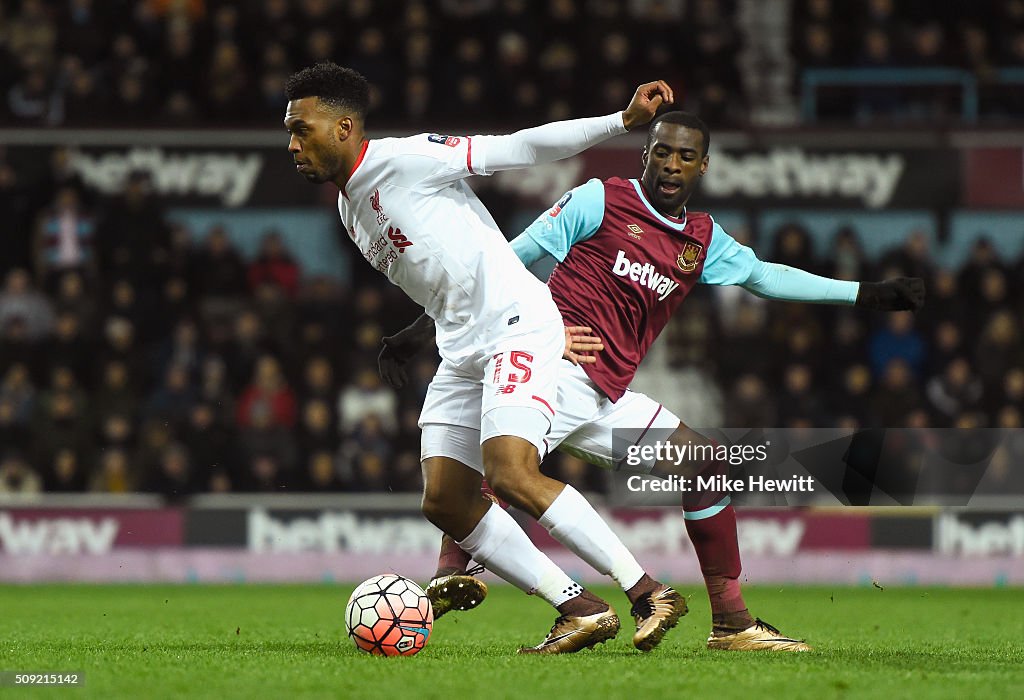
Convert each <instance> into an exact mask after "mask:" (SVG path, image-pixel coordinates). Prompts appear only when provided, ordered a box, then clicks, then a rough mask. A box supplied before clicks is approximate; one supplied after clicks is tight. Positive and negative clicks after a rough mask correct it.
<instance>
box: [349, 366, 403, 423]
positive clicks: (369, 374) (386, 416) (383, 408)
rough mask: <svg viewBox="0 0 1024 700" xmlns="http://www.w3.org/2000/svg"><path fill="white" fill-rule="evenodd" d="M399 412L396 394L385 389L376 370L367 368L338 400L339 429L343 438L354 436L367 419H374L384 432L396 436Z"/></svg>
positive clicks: (359, 373) (362, 370)
mask: <svg viewBox="0 0 1024 700" xmlns="http://www.w3.org/2000/svg"><path fill="white" fill-rule="evenodd" d="M397 408H398V403H397V401H396V400H395V393H394V391H392V390H391V389H389V388H388V387H386V386H384V383H383V382H382V381H381V379H380V376H378V374H377V371H376V370H375V369H373V368H372V367H370V366H365V367H363V368H362V369H361V370H360V371H359V372H358V373H357V374H356V377H355V381H354V383H353V384H352V385H351V386H348V387H346V388H345V389H343V390H342V392H341V394H340V395H339V396H338V417H339V427H340V429H341V432H342V434H343V435H350V434H352V433H353V432H354V431H355V430H356V428H357V426H359V425H360V424H362V423H363V421H364V419H366V418H367V417H369V416H374V417H375V418H376V420H377V422H378V423H379V425H380V427H381V430H382V431H384V432H387V433H394V432H395V430H396V429H397V428H398V416H397Z"/></svg>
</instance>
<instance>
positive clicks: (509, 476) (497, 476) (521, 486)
mask: <svg viewBox="0 0 1024 700" xmlns="http://www.w3.org/2000/svg"><path fill="white" fill-rule="evenodd" d="M534 472H536V469H534V468H533V467H532V465H531V466H530V468H524V466H523V465H522V464H517V463H515V462H497V463H495V464H493V466H492V468H490V469H488V471H487V483H488V484H489V485H490V487H491V490H492V491H494V495H496V496H497V497H498V498H500V499H501V500H503V501H505V502H506V503H509V504H511V505H513V506H515V507H516V508H519V509H520V510H524V505H525V503H526V501H527V500H528V497H529V494H530V493H531V491H532V488H531V484H532V482H533V479H532V475H533V473H534Z"/></svg>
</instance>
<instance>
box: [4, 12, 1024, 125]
mask: <svg viewBox="0 0 1024 700" xmlns="http://www.w3.org/2000/svg"><path fill="white" fill-rule="evenodd" d="M324 60H333V61H337V62H339V63H342V64H345V65H349V66H352V67H354V68H356V69H358V70H360V71H361V72H363V73H364V74H365V75H366V76H367V77H368V78H369V79H370V81H371V82H372V83H373V84H374V91H373V95H372V100H373V106H372V119H373V122H374V125H375V126H376V127H395V128H408V127H415V128H417V129H419V130H422V124H423V122H430V123H433V124H435V125H437V126H442V125H443V126H448V127H458V126H468V125H473V126H474V127H475V128H480V127H486V126H491V125H496V126H501V125H503V124H516V125H520V124H523V123H524V122H529V121H539V120H553V119H560V118H567V117H570V116H579V115H581V114H595V113H606V112H611V111H614V110H617V109H621V108H622V106H623V105H625V104H626V103H627V102H628V100H629V97H630V96H631V95H632V92H633V90H634V89H635V87H636V85H638V84H639V83H641V82H646V81H648V80H651V79H652V78H660V79H665V80H668V81H669V82H670V83H671V84H672V85H673V86H674V87H675V89H676V94H677V95H678V96H679V97H680V98H681V99H680V103H681V104H683V105H684V106H685V107H686V108H687V109H689V110H691V111H695V112H698V113H700V114H701V115H702V116H703V118H704V120H705V121H706V122H708V124H710V125H711V126H712V128H716V129H717V128H723V127H733V126H738V125H745V124H748V123H750V118H751V114H752V111H751V110H752V108H755V107H758V106H761V105H764V104H767V103H777V102H780V101H781V102H788V103H790V109H788V111H787V110H786V109H782V111H781V112H780V114H782V115H783V118H788V119H791V120H795V119H796V115H797V112H796V110H795V106H794V104H795V101H796V99H797V93H798V91H799V88H800V75H801V73H802V72H803V71H804V70H806V69H809V68H830V67H838V66H843V67H846V68H879V67H883V68H884V67H903V68H936V67H955V68H960V69H966V70H967V71H969V72H970V73H971V74H973V75H974V76H976V77H977V78H978V80H979V81H981V83H982V85H983V86H984V85H986V84H987V83H988V82H991V81H992V79H993V78H994V76H995V71H996V69H997V68H999V67H1012V66H1018V67H1019V66H1021V65H1024V0H988V1H986V2H973V3H971V2H947V3H934V2H928V1H926V0H899V1H898V2H897V1H896V0H854V1H852V2H838V1H836V0H793V1H792V2H789V1H788V0H758V2H750V1H749V0H748V1H746V2H745V1H744V0H550V1H548V0H544V1H543V2H542V1H540V0H432V1H429V2H428V1H421V0H410V1H408V2H405V1H398V0H253V1H252V2H236V1H230V0H103V1H102V2H100V1H99V0H0V97H2V99H0V123H4V124H9V125H21V126H28V125H36V126H40V125H46V126H61V125H63V126H124V125H131V126H136V127H138V126H143V125H146V126H148V125H160V124H163V125H173V126H176V127H186V126H204V125H210V126H219V127H223V126H237V125H247V126H254V127H255V126H260V127H272V126H273V125H275V124H278V123H279V122H280V120H281V118H282V114H283V112H284V101H283V96H282V90H283V85H284V81H285V79H286V78H287V76H288V75H289V74H290V73H291V72H293V71H295V70H297V69H299V68H302V67H304V66H306V65H309V64H312V63H315V62H317V61H324ZM900 83H901V86H900V87H899V88H889V89H881V90H877V89H874V90H871V91H865V90H858V89H853V90H850V89H844V90H839V91H831V92H829V93H828V94H824V95H822V96H821V115H822V116H823V117H826V118H829V117H832V118H845V119H850V118H855V117H859V118H863V117H872V118H878V117H880V118H891V119H907V118H914V117H915V116H917V117H918V118H922V119H925V118H926V119H929V120H931V121H932V122H934V121H935V120H936V119H945V118H946V117H949V118H951V119H955V118H956V115H957V110H958V109H959V107H958V104H959V100H960V97H961V95H960V94H959V92H957V91H956V90H953V91H951V92H947V91H945V90H944V89H942V88H935V87H929V88H924V89H920V90H918V91H915V90H913V89H908V88H907V85H908V81H900ZM773 93H781V94H773ZM1019 93H1020V90H1019V89H1000V90H998V91H996V92H995V93H993V95H992V96H991V97H989V96H987V93H985V92H984V90H983V93H982V96H981V100H982V114H983V116H985V115H990V116H994V117H996V118H998V117H1000V116H1004V117H1005V116H1007V115H1009V116H1018V117H1019V116H1022V115H1024V101H1022V98H1020V96H1019ZM922 110H923V111H922ZM785 115H788V117H787V116H785ZM435 128H436V127H435Z"/></svg>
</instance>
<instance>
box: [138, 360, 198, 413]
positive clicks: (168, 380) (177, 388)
mask: <svg viewBox="0 0 1024 700" xmlns="http://www.w3.org/2000/svg"><path fill="white" fill-rule="evenodd" d="M195 403H196V392H195V389H194V388H193V387H192V383H191V381H190V379H189V371H188V368H187V367H185V366H184V365H179V364H171V365H169V366H168V367H167V370H166V373H165V375H164V383H163V386H161V387H160V388H159V389H157V390H156V391H155V392H153V394H151V395H150V397H149V399H148V400H147V401H146V405H145V406H144V407H143V410H142V416H143V418H145V419H148V420H154V419H155V420H162V421H166V422H168V423H170V424H171V425H173V426H174V427H175V428H178V429H180V428H181V427H182V426H184V424H185V422H186V421H187V420H188V416H189V414H190V413H191V412H192V407H193V406H194V405H195Z"/></svg>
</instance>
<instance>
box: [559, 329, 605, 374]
mask: <svg viewBox="0 0 1024 700" xmlns="http://www.w3.org/2000/svg"><path fill="white" fill-rule="evenodd" d="M593 333H594V331H593V329H592V328H591V327H590V326H566V327H565V352H563V353H562V359H563V360H568V361H569V362H571V363H573V364H574V365H581V364H583V365H592V364H594V363H595V362H597V358H596V357H594V356H593V355H581V354H579V353H591V352H601V351H602V350H604V343H603V342H602V341H601V339H600V338H598V337H597V336H595V335H593Z"/></svg>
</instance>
